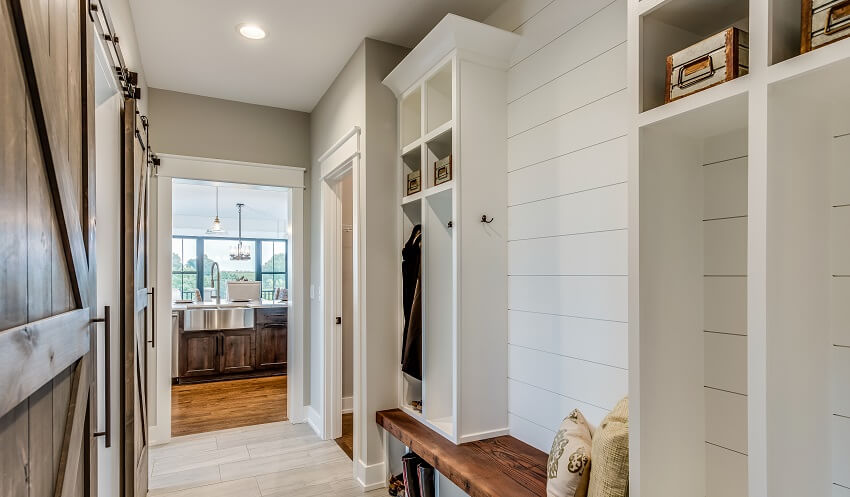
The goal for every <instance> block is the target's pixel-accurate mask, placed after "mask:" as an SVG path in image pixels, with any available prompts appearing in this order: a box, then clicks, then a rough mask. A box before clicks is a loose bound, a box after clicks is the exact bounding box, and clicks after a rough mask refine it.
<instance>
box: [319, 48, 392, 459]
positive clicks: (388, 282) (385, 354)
mask: <svg viewBox="0 0 850 497" xmlns="http://www.w3.org/2000/svg"><path fill="white" fill-rule="evenodd" d="M407 51H408V50H407V49H405V48H402V47H398V46H394V45H390V44H387V43H383V42H379V41H375V40H370V39H367V40H364V41H363V43H361V45H360V46H359V47H358V48H357V50H356V51H355V52H354V54H353V55H352V57H351V59H350V60H349V61H348V63H347V64H346V65H345V67H344V68H343V70H342V71H341V72H340V73H339V75H338V76H337V78H336V80H335V81H334V83H333V84H332V85H331V87H330V88H329V89H328V91H327V92H326V93H325V95H324V96H323V97H322V99H321V100H320V101H319V104H318V105H317V106H316V108H315V109H314V110H313V113H312V116H311V123H310V124H311V126H310V128H311V142H312V145H311V146H312V156H313V161H314V162H313V165H312V174H311V181H310V190H311V191H312V192H313V195H312V196H311V197H312V198H311V200H312V205H311V211H312V212H315V213H318V212H320V202H321V199H320V194H319V192H320V191H321V190H320V186H321V178H320V173H319V164H318V162H317V161H316V159H317V158H318V157H319V156H320V155H321V154H322V153H324V152H325V151H326V150H327V149H328V148H330V146H331V145H333V144H334V142H336V141H337V140H338V139H340V138H341V137H342V136H343V135H345V133H347V132H348V131H349V130H351V128H352V127H353V126H359V127H360V129H361V137H360V150H361V171H360V176H359V186H358V191H356V192H354V194H355V198H357V197H358V196H359V213H360V217H361V220H362V222H363V225H361V233H360V237H361V242H360V243H361V250H362V255H363V257H364V258H365V261H364V263H365V269H364V271H363V273H362V274H360V278H361V280H360V285H361V289H362V291H363V292H365V295H368V298H367V299H364V300H365V301H366V306H367V308H366V312H365V319H366V321H365V322H364V325H363V329H362V330H361V333H362V336H361V339H360V345H361V350H360V351H359V354H360V364H361V374H363V375H364V378H363V381H365V383H367V384H368V385H369V388H368V391H367V392H363V391H360V392H359V394H360V395H362V396H363V398H361V399H359V403H360V404H361V407H360V412H359V414H358V412H355V423H356V427H355V430H359V432H360V433H361V436H360V437H359V438H360V440H362V441H363V443H361V444H360V445H359V446H358V447H355V450H356V452H355V455H354V460H355V463H356V464H359V465H366V466H371V465H374V464H377V463H380V462H381V461H382V459H383V451H382V444H381V438H380V434H379V433H378V428H377V426H376V425H375V423H374V419H375V411H376V410H381V409H388V408H393V407H396V406H397V405H398V399H397V381H398V355H399V351H398V347H399V345H398V326H399V323H398V312H397V309H398V306H397V305H396V304H397V300H398V291H399V289H398V281H396V273H395V272H394V271H387V263H388V262H391V261H393V260H396V259H397V258H398V246H399V244H400V243H401V242H400V235H399V234H398V233H397V227H396V224H397V223H396V213H397V208H398V205H397V202H398V198H397V195H398V190H397V188H396V187H397V179H398V171H397V167H396V149H397V143H396V138H397V130H396V100H395V97H394V96H393V94H392V92H391V91H390V90H389V89H388V88H386V87H385V86H383V85H382V84H381V81H382V80H383V78H384V77H385V76H386V75H387V74H389V72H390V71H391V70H392V69H393V68H394V67H395V66H396V65H397V64H398V63H399V62H400V61H401V59H402V58H403V57H404V55H406V54H407ZM355 201H356V200H355ZM319 222H320V220H319V219H318V217H317V218H316V219H315V220H314V222H313V223H312V224H313V233H312V237H311V239H312V243H311V252H312V254H311V260H312V267H311V284H312V286H313V287H315V288H316V289H317V290H319V291H317V292H316V293H315V297H316V298H314V299H312V300H311V313H312V316H311V320H312V326H311V328H310V329H311V336H310V340H311V343H312V344H316V343H320V342H319V340H320V339H321V336H322V331H323V330H322V322H321V316H320V315H319V311H320V303H321V301H320V300H319V296H320V295H321V294H322V293H324V289H322V288H321V287H322V281H321V268H320V263H321V260H320V253H319V250H320V241H321V233H320V232H319V229H318V226H319ZM311 348H312V350H311V353H310V358H311V367H310V375H311V376H312V377H313V378H320V377H321V371H320V369H319V368H320V365H321V362H320V357H321V350H318V347H311ZM354 390H355V392H357V385H355V386H354ZM309 402H310V404H311V405H312V407H313V408H314V409H315V410H316V411H318V412H319V413H321V412H322V395H321V385H320V384H318V383H317V382H313V383H312V385H311V398H310V401H309ZM357 403H358V399H355V406H356V405H357ZM355 438H357V437H355Z"/></svg>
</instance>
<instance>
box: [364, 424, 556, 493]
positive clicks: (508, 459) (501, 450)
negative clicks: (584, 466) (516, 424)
mask: <svg viewBox="0 0 850 497" xmlns="http://www.w3.org/2000/svg"><path fill="white" fill-rule="evenodd" d="M376 418H377V419H376V421H377V423H378V425H379V426H381V427H383V428H384V429H385V430H387V432H389V433H390V434H391V435H392V436H394V437H395V438H397V439H398V440H399V441H401V442H402V443H403V444H404V445H406V446H407V447H410V450H412V451H413V452H415V453H416V454H418V455H419V456H420V457H421V458H422V459H424V460H425V461H426V462H427V463H428V464H430V465H432V466H434V468H436V469H437V471H439V472H440V473H441V474H442V475H443V476H445V477H446V478H448V479H449V480H451V481H452V482H453V483H454V484H455V485H457V486H458V487H460V489H461V490H463V491H464V492H466V493H468V494H469V495H471V496H472V497H532V496H536V497H545V496H546V461H547V459H548V455H547V454H546V453H544V452H541V451H540V450H537V449H535V448H534V447H532V446H530V445H528V444H526V443H524V442H521V441H519V440H517V439H516V438H514V437H509V436H502V437H495V438H488V439H485V440H479V441H477V442H470V443H465V444H461V445H455V444H453V443H452V442H450V441H448V440H446V439H445V438H444V437H443V436H441V435H439V434H438V433H436V432H435V431H433V430H431V429H430V428H428V427H427V426H425V425H423V424H422V423H420V422H419V421H417V420H415V419H414V418H413V417H411V416H410V415H409V414H407V413H405V412H404V411H402V410H400V409H391V410H388V411H379V412H378V413H377V415H376Z"/></svg>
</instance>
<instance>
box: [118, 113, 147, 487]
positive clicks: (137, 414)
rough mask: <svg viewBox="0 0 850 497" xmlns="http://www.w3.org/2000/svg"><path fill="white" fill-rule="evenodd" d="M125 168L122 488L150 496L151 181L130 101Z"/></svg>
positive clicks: (139, 126) (142, 132)
mask: <svg viewBox="0 0 850 497" xmlns="http://www.w3.org/2000/svg"><path fill="white" fill-rule="evenodd" d="M123 121H124V134H123V148H124V164H123V166H122V168H121V174H122V180H121V190H122V192H121V200H122V204H123V205H122V222H121V224H122V227H121V231H122V233H123V236H122V243H121V259H122V261H121V286H122V289H123V290H122V315H123V326H122V328H123V329H122V333H121V337H122V346H121V350H122V352H123V354H124V375H123V376H124V378H123V381H122V385H121V386H122V390H121V398H122V410H123V423H122V440H123V451H122V453H123V461H122V465H121V479H122V488H123V490H124V496H125V497H145V496H146V495H147V491H148V424H147V419H146V415H147V402H146V400H147V379H146V378H147V374H146V373H147V341H148V337H149V336H152V334H151V331H152V330H149V329H148V323H149V319H148V309H149V306H148V285H147V283H148V282H147V274H148V271H147V264H148V262H147V261H148V253H147V250H146V248H147V235H148V217H149V201H148V186H149V183H150V167H149V160H148V159H149V157H148V150H147V145H146V140H147V132H146V131H147V130H146V127H145V126H144V123H143V122H142V121H141V119H140V117H139V115H138V114H137V112H136V101H135V100H134V99H132V98H127V99H125V101H124V110H123Z"/></svg>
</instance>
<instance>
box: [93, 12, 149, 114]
mask: <svg viewBox="0 0 850 497" xmlns="http://www.w3.org/2000/svg"><path fill="white" fill-rule="evenodd" d="M89 18H90V19H91V20H92V23H93V24H94V28H95V31H97V34H98V36H100V37H101V38H103V40H104V41H105V42H106V56H107V57H109V59H110V60H109V63H110V65H111V66H112V67H113V68H114V70H115V71H114V72H115V74H114V76H115V80H116V81H117V83H118V86H119V87H121V89H122V91H123V92H124V96H125V97H127V98H134V99H136V100H139V99H140V98H142V90H141V89H140V88H139V75H138V73H135V72H133V71H131V70H129V69H127V64H126V63H125V62H124V55H123V54H122V53H121V47H119V46H118V34H117V33H116V32H115V25H114V24H112V18H111V17H110V16H109V12H108V11H107V10H106V8H105V7H104V5H103V2H102V0H89Z"/></svg>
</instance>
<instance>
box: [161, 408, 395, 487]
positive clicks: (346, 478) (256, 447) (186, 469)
mask: <svg viewBox="0 0 850 497" xmlns="http://www.w3.org/2000/svg"><path fill="white" fill-rule="evenodd" d="M150 468H151V477H150V491H149V492H148V496H149V497H159V496H164V497H318V496H322V497H349V496H363V495H365V496H368V497H379V496H380V497H383V496H385V495H387V492H386V490H385V489H379V490H375V491H372V492H363V490H362V489H361V488H360V486H359V485H358V484H357V482H355V480H354V478H353V476H352V463H351V460H350V459H349V458H348V457H347V456H346V455H345V453H344V452H343V451H342V450H341V449H340V448H339V447H338V446H337V444H336V443H335V442H334V441H333V440H330V441H324V440H321V439H319V437H317V436H316V434H315V433H314V432H313V430H312V429H311V428H310V427H309V426H308V425H306V424H298V425H293V424H291V423H289V422H288V421H284V422H278V423H270V424H265V425H258V426H247V427H243V428H233V429H230V430H222V431H215V432H209V433H201V434H197V435H188V436H184V437H177V438H174V439H172V441H171V442H170V443H168V444H165V445H160V446H156V447H152V448H151V449H150Z"/></svg>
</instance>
